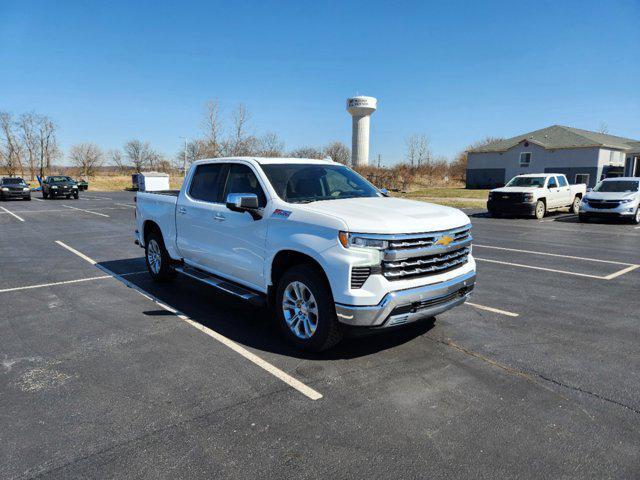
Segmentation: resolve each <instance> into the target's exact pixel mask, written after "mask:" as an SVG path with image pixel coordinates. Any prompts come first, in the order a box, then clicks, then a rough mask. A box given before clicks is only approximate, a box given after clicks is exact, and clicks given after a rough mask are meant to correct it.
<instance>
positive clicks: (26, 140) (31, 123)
mask: <svg viewBox="0 0 640 480" xmlns="http://www.w3.org/2000/svg"><path fill="white" fill-rule="evenodd" d="M39 122H40V117H39V116H38V115H36V114H35V113H34V112H28V113H23V114H22V115H20V119H19V120H18V128H19V131H20V138H21V140H22V145H23V148H24V153H25V156H26V161H27V166H28V168H29V179H30V180H35V178H36V172H37V171H38V149H39V145H40V143H39V141H38V123H39Z"/></svg>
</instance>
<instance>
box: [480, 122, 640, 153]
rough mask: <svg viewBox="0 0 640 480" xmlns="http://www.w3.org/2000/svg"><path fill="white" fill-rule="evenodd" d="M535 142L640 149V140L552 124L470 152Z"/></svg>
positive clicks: (501, 149) (551, 145)
mask: <svg viewBox="0 0 640 480" xmlns="http://www.w3.org/2000/svg"><path fill="white" fill-rule="evenodd" d="M525 140H526V141H529V142H531V143H535V144H536V145H539V146H541V147H543V148H546V149H547V150H554V149H558V148H586V147H605V148H616V149H620V150H640V140H633V139H631V138H624V137H616V136H615V135H609V134H606V133H597V132H591V131H589V130H580V129H579V128H572V127H565V126H563V125H552V126H550V127H547V128H543V129H541V130H536V131H534V132H529V133H525V134H523V135H518V136H517V137H513V138H507V139H505V140H498V141H495V142H491V143H489V144H487V145H482V146H480V147H477V148H472V149H471V150H469V152H474V153H481V152H506V151H507V150H509V149H510V148H512V147H515V146H516V145H518V144H519V143H521V142H523V141H525Z"/></svg>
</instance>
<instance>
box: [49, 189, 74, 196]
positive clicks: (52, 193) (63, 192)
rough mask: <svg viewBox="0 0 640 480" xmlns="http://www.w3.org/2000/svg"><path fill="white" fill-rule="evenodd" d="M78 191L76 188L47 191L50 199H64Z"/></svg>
mask: <svg viewBox="0 0 640 480" xmlns="http://www.w3.org/2000/svg"><path fill="white" fill-rule="evenodd" d="M77 192H78V189H77V188H67V189H64V188H56V189H55V190H54V189H53V188H51V189H49V195H50V196H52V197H64V196H66V195H73V194H74V193H77Z"/></svg>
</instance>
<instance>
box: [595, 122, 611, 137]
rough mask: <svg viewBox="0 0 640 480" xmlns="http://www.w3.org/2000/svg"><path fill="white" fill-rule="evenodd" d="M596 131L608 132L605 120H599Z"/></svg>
mask: <svg viewBox="0 0 640 480" xmlns="http://www.w3.org/2000/svg"><path fill="white" fill-rule="evenodd" d="M598 133H604V134H607V133H609V125H607V122H600V126H599V127H598Z"/></svg>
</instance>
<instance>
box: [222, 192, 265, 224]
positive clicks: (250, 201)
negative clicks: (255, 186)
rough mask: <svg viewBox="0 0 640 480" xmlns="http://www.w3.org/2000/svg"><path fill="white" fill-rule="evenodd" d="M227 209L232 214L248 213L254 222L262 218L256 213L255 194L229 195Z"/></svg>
mask: <svg viewBox="0 0 640 480" xmlns="http://www.w3.org/2000/svg"><path fill="white" fill-rule="evenodd" d="M226 205H227V208H228V209H229V210H232V211H234V212H249V213H250V214H251V216H252V217H253V219H254V220H257V219H259V218H262V216H261V215H260V213H259V212H258V196H257V195H256V194H255V193H230V194H229V195H227V202H226Z"/></svg>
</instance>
